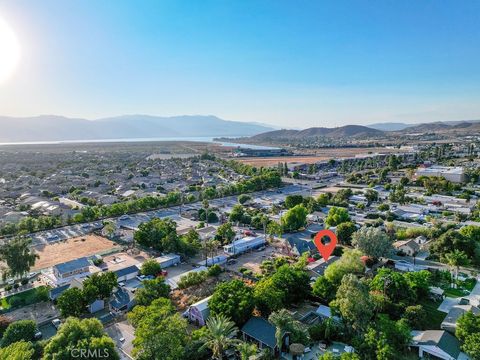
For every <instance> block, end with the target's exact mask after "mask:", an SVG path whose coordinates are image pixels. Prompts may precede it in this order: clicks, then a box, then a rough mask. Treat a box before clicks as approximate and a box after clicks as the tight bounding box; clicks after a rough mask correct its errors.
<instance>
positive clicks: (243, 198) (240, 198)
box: [238, 194, 252, 205]
mask: <svg viewBox="0 0 480 360" xmlns="http://www.w3.org/2000/svg"><path fill="white" fill-rule="evenodd" d="M251 199H252V197H251V196H250V195H247V194H240V195H239V196H238V202H239V203H240V204H242V205H243V204H245V203H246V202H247V201H249V200H251Z"/></svg>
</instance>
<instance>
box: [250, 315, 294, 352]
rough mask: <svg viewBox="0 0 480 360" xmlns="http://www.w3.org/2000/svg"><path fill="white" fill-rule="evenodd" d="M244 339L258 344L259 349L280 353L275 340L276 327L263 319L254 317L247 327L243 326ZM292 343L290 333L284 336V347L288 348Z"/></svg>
mask: <svg viewBox="0 0 480 360" xmlns="http://www.w3.org/2000/svg"><path fill="white" fill-rule="evenodd" d="M241 335H242V339H243V340H244V341H248V342H252V343H255V344H257V346H258V348H259V349H265V348H269V349H271V350H272V351H273V352H274V353H275V354H278V353H279V350H280V349H278V347H277V342H276V340H275V326H274V325H272V324H271V323H269V322H268V321H267V320H265V319H264V318H262V317H258V316H252V317H251V318H250V319H249V320H248V321H247V323H246V324H245V325H243V327H242V330H241ZM289 343H290V335H289V333H285V334H284V335H283V345H282V349H281V350H284V347H288V345H289Z"/></svg>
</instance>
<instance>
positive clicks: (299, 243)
mask: <svg viewBox="0 0 480 360" xmlns="http://www.w3.org/2000/svg"><path fill="white" fill-rule="evenodd" d="M287 242H288V245H289V247H290V251H291V252H292V253H293V254H295V255H297V256H301V255H302V254H304V253H309V254H313V253H316V252H318V250H317V247H316V246H315V243H314V242H313V241H311V240H304V239H299V238H297V237H289V238H287Z"/></svg>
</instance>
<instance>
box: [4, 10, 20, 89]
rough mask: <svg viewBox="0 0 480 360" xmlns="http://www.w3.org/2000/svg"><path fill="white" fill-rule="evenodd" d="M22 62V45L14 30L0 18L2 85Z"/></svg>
mask: <svg viewBox="0 0 480 360" xmlns="http://www.w3.org/2000/svg"><path fill="white" fill-rule="evenodd" d="M19 60H20V45H19V43H18V40H17V37H16V36H15V33H14V32H13V30H12V28H11V27H10V26H9V25H8V24H7V22H6V21H4V20H3V19H2V18H0V84H1V83H3V82H4V81H6V80H7V79H8V78H9V77H10V76H11V75H12V74H13V72H14V70H15V67H16V66H17V64H18V61H19Z"/></svg>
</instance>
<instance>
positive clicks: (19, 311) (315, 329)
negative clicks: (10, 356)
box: [1, 145, 480, 360]
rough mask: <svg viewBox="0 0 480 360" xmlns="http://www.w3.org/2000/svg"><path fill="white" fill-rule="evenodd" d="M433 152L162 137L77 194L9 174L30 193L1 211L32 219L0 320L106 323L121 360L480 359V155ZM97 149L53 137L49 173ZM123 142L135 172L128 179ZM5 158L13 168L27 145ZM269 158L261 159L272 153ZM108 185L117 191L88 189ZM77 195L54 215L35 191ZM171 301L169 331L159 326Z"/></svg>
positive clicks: (45, 325) (15, 229)
mask: <svg viewBox="0 0 480 360" xmlns="http://www.w3.org/2000/svg"><path fill="white" fill-rule="evenodd" d="M435 146H436V145H425V146H424V147H423V148H422V149H416V150H412V151H410V152H398V153H393V152H388V153H386V154H378V155H377V156H374V157H372V156H366V157H365V156H358V155H357V156H353V157H351V156H345V157H341V158H337V159H332V160H329V161H327V162H325V161H319V162H318V163H305V164H301V163H300V162H299V161H298V160H297V158H298V156H295V155H290V156H288V155H287V156H285V157H284V160H285V161H284V162H279V163H278V164H276V165H273V166H271V167H260V168H257V167H255V166H253V165H248V164H246V163H245V162H242V160H241V159H238V160H231V159H229V158H237V157H236V153H235V149H234V148H233V149H232V148H228V149H227V150H225V149H223V148H220V150H219V151H217V152H212V153H208V152H203V153H202V152H200V153H199V154H190V155H189V156H181V157H177V156H178V155H176V154H172V155H170V156H166V155H164V156H162V157H161V158H159V157H155V156H152V154H150V152H149V151H151V146H150V145H148V146H141V145H140V146H139V147H138V148H137V149H135V150H134V151H133V152H132V149H130V147H129V146H128V145H124V146H123V147H120V146H119V145H116V151H115V153H114V155H115V156H114V157H113V155H112V157H111V158H110V161H109V162H108V164H104V165H103V170H102V171H103V173H105V174H109V175H108V178H105V177H103V176H101V177H98V176H97V175H95V174H96V171H97V170H93V169H92V171H90V175H89V176H88V177H82V178H83V179H87V180H86V181H84V182H83V183H78V184H77V186H76V187H75V189H76V190H75V191H74V192H73V191H71V189H68V188H67V187H65V188H63V189H64V190H57V192H54V188H53V187H52V186H51V185H50V183H51V180H50V179H51V178H52V177H50V178H45V179H43V180H42V185H41V186H38V185H36V183H35V182H34V183H31V184H28V185H24V186H23V187H19V185H18V184H17V179H16V176H15V175H13V174H12V173H10V174H9V175H8V176H6V173H3V174H5V175H4V179H5V181H4V182H3V183H2V189H3V191H4V192H8V191H10V189H14V188H15V189H17V191H18V193H16V195H15V194H12V195H11V196H10V197H8V198H6V197H5V198H4V199H8V200H7V201H5V202H4V204H5V205H4V206H6V207H7V206H10V207H12V209H17V208H19V207H21V208H22V212H23V213H24V216H23V217H21V218H19V219H16V220H15V221H6V220H5V221H4V223H3V225H2V227H1V231H2V234H3V243H4V245H3V247H2V250H1V257H2V260H3V262H4V264H5V267H4V273H5V274H6V275H7V276H6V277H5V280H4V283H3V291H2V296H3V299H2V313H3V315H2V318H3V319H4V321H3V323H5V326H4V330H3V331H5V334H8V333H9V332H11V331H13V330H12V328H15V327H20V326H22V328H23V327H26V326H31V329H32V336H34V337H33V338H31V339H29V341H33V342H35V341H37V342H39V343H45V344H47V345H46V347H45V350H44V351H48V350H47V349H48V346H49V345H48V344H49V343H50V342H54V341H55V339H56V338H57V337H58V336H59V335H57V334H61V333H62V329H63V328H66V327H64V324H69V326H73V325H70V323H71V322H73V321H80V322H82V321H85V320H87V319H97V320H98V321H99V324H101V327H102V328H103V329H104V334H106V335H102V336H108V337H110V338H111V340H109V341H111V349H112V351H115V353H116V354H117V355H115V356H119V357H120V358H122V359H134V358H137V357H141V356H143V355H141V354H144V353H148V352H150V351H154V348H152V345H151V344H152V342H153V343H155V346H160V347H162V349H163V350H162V354H164V355H162V356H164V357H161V358H165V359H175V358H182V359H183V358H185V359H209V358H211V357H214V358H220V357H221V358H227V359H240V358H242V359H243V357H242V356H245V353H247V354H250V355H249V357H250V358H252V359H253V358H255V359H267V358H269V357H271V358H282V359H294V358H297V359H299V358H300V359H319V358H321V359H323V358H326V359H327V358H328V357H329V356H333V357H340V358H342V359H350V358H352V359H357V358H359V359H361V358H368V357H366V356H367V354H376V355H374V356H376V357H377V358H380V356H381V355H380V354H383V353H386V354H389V355H386V356H387V358H388V359H396V358H398V359H418V358H431V357H433V356H435V357H436V358H440V359H447V360H450V359H469V358H470V359H475V356H476V355H475V354H476V350H475V349H476V346H477V344H478V337H479V336H480V330H479V331H477V330H475V329H479V328H478V325H474V324H476V323H478V322H479V321H480V320H479V319H480V283H478V280H479V279H478V270H477V269H478V264H479V261H480V260H479V257H478V249H479V248H480V216H479V214H480V210H479V205H478V201H477V200H478V196H477V191H478V190H477V189H480V188H479V187H478V185H477V184H476V180H475V174H476V172H477V171H478V170H477V167H476V164H480V161H477V160H476V157H475V156H474V157H470V159H471V160H470V161H468V162H465V158H464V157H463V156H457V155H455V154H454V153H452V155H450V156H444V155H441V156H437V155H436V154H437V153H439V152H438V151H432V150H433V149H434V148H435ZM117 147H118V148H117ZM49 149H51V150H49ZM86 149H88V150H86V153H87V154H88V156H87V155H85V154H84V153H82V155H81V158H78V159H77V161H76V162H72V163H69V164H65V165H62V167H59V166H58V165H56V162H55V161H60V157H58V160H55V159H56V158H57V155H56V154H55V151H54V150H55V149H54V148H49V147H45V149H44V154H48V152H49V151H52V153H51V154H50V155H45V156H50V157H51V160H50V162H49V165H46V164H43V165H42V169H41V170H40V169H39V170H37V171H42V172H45V173H48V172H50V171H51V170H52V169H53V168H55V169H56V170H55V171H57V172H59V173H64V174H68V175H65V176H66V177H67V178H68V177H75V173H76V172H78V171H85V170H83V169H80V168H82V166H80V164H82V163H83V164H85V165H86V164H88V163H89V162H91V161H93V159H95V158H96V157H98V156H105V155H104V154H103V153H100V152H99V150H98V149H97V148H95V147H94V148H90V147H89V146H87V147H86ZM207 149H208V148H207ZM22 151H23V152H25V153H27V152H28V150H27V149H24V150H22ZM127 151H128V154H129V155H128V156H129V159H130V160H129V162H130V163H129V164H128V165H127V167H126V168H128V169H129V170H128V174H132V175H128V174H127V175H121V174H124V173H125V170H124V169H125V167H120V166H118V164H117V161H122V162H123V161H124V158H123V156H122V153H123V152H125V153H126V152H127ZM199 151H200V150H199ZM202 151H204V150H202ZM207 151H208V150H207ZM3 154H4V157H3V158H2V159H3V162H2V163H3V167H4V168H7V167H8V166H10V165H9V164H12V162H11V161H13V158H15V157H17V156H18V155H17V153H16V152H15V153H13V152H10V150H9V149H8V148H4V150H3ZM432 154H433V155H432ZM258 155H259V156H257V157H250V158H249V160H248V161H249V162H251V161H255V159H258V160H259V161H261V160H262V159H267V158H269V157H270V158H271V157H272V156H273V155H272V156H270V155H268V156H267V157H265V156H264V153H260V154H258ZM30 158H31V156H25V160H23V161H25V162H31V160H30ZM289 161H292V162H293V163H294V164H295V166H289V165H288V164H289ZM446 163H454V164H458V165H457V166H455V167H454V166H447V165H444V164H446ZM172 164H175V168H176V169H177V170H176V171H175V172H170V173H169V172H168V170H167V169H170V168H172ZM75 168H78V169H77V170H76V169H75ZM83 168H85V166H84V167H83ZM180 169H184V170H180ZM179 171H184V172H185V173H184V175H182V176H180V177H179V176H178V173H179ZM117 172H118V174H120V177H119V175H116V173H117ZM324 173H328V174H330V175H329V176H328V177H324V176H322V175H323V174H324ZM157 174H159V175H157ZM432 174H433V175H432ZM448 174H455V176H454V177H451V178H450V180H447V178H446V177H445V176H444V175H446V176H448ZM459 174H461V176H460V175H459ZM457 175H459V176H457ZM22 176H23V175H19V177H22ZM62 176H63V175H62ZM122 176H124V177H123V179H124V180H121V179H122ZM54 178H58V176H55V177H54ZM192 178H195V181H192V180H191V179H192ZM112 179H117V180H115V181H116V182H117V183H116V184H115V186H113V185H109V189H110V190H108V193H109V194H110V196H118V197H117V198H116V200H114V201H113V202H112V203H109V204H100V203H98V202H96V201H95V199H94V198H93V197H90V196H92V194H93V192H92V191H91V190H90V189H91V188H92V186H93V188H95V183H98V182H101V183H109V184H110V183H111V182H112V181H113V180H112ZM132 179H138V180H137V182H132V181H131V180H132ZM153 179H156V180H153ZM214 179H216V180H214ZM147 182H148V185H145V186H144V184H146V183H147ZM92 183H93V184H94V185H90V184H92ZM55 184H57V185H58V184H59V183H58V181H55ZM166 184H175V186H173V187H165V185H166ZM72 186H73V185H72ZM118 187H121V188H122V192H123V194H124V193H125V192H129V191H136V192H135V195H134V196H132V197H125V196H124V195H118V194H117V191H116V190H115V189H116V188H118ZM20 189H21V190H22V191H25V194H26V193H28V194H29V195H28V196H25V195H24V193H22V191H20ZM59 189H61V188H59ZM135 189H138V190H135ZM148 189H154V191H149V190H148ZM73 193H75V194H76V195H75V197H76V199H80V201H81V202H82V206H73V207H68V210H67V212H65V213H63V212H61V213H58V214H56V215H52V214H48V213H46V212H40V211H39V210H38V208H37V207H34V208H33V207H27V206H25V202H22V201H23V200H24V199H27V198H28V197H31V198H35V199H36V201H40V202H48V201H52V202H53V201H55V200H52V199H55V198H57V197H58V198H64V199H66V198H72V199H73V196H72V194H73ZM34 204H35V203H34ZM47 219H48V220H47ZM323 229H327V230H331V231H333V233H334V234H335V235H336V238H337V241H338V243H337V244H336V246H335V248H334V250H333V253H332V254H331V255H330V256H328V257H327V258H324V257H323V255H322V253H321V252H319V248H318V247H317V246H316V244H315V243H314V241H313V239H314V237H315V235H316V234H317V233H318V232H319V231H320V230H323ZM14 251H15V252H18V251H21V252H22V253H24V254H26V256H25V260H23V261H21V262H18V261H15V260H14V259H12V258H11V255H10V254H11V253H12V252H14ZM159 312H160V313H164V314H165V315H162V317H163V318H162V319H161V320H160V319H159V320H158V321H160V323H161V324H163V325H159V324H157V323H155V322H154V323H151V322H150V321H151V319H150V318H149V316H154V317H156V316H158V315H154V314H158V313H159ZM149 314H151V315H149ZM73 319H80V320H73ZM173 324H175V325H173ZM65 326H66V325H65ZM78 326H80V325H78ZM214 327H221V328H222V329H224V330H223V331H226V330H225V329H227V328H228V329H230V330H229V331H231V332H232V333H231V335H229V336H227V337H226V338H224V339H223V340H221V344H222V346H221V347H220V348H218V347H216V346H213V345H212V346H211V345H208V344H210V343H209V342H204V341H206V339H207V338H208V337H209V336H210V335H208V334H207V335H205V334H206V333H208V331H213V329H214ZM9 329H10V330H9ZM472 329H473V330H472ZM16 331H19V330H16ZM472 331H473V333H472ZM475 331H476V332H475ZM233 334H235V335H233ZM4 336H5V335H4ZM211 336H213V333H212V335H211ZM223 336H225V335H223ZM172 338H175V339H176V341H178V344H176V346H174V347H173V346H171V339H172ZM215 341H217V340H213V339H212V342H213V343H214V342H215ZM218 341H220V340H218ZM204 344H205V345H204ZM472 349H473V350H472ZM368 356H370V355H368ZM382 356H383V355H382ZM148 357H151V358H154V355H153V353H152V355H148Z"/></svg>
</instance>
